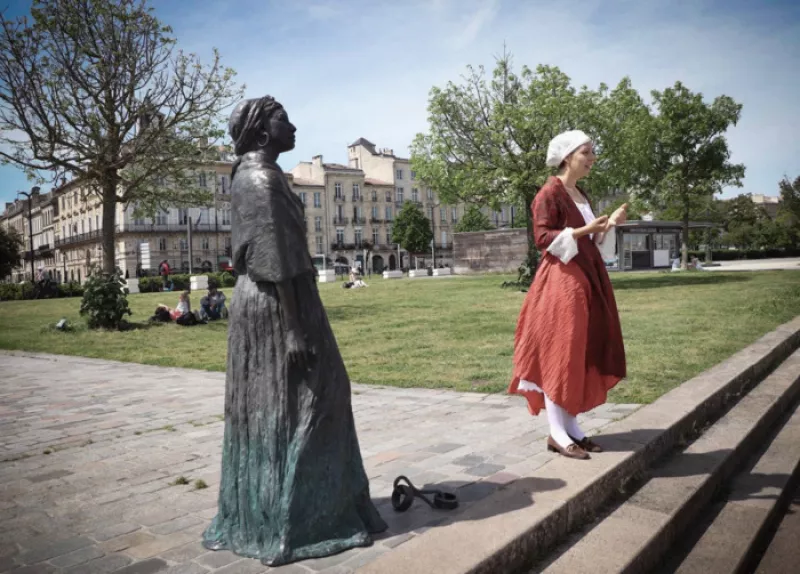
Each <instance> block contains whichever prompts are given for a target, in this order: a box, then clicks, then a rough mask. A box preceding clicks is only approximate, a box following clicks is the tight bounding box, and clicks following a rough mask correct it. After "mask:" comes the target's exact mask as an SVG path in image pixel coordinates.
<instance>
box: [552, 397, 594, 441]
mask: <svg viewBox="0 0 800 574" xmlns="http://www.w3.org/2000/svg"><path fill="white" fill-rule="evenodd" d="M544 408H545V410H546V411H547V420H548V422H549V423H550V436H551V437H553V440H554V441H556V442H557V443H558V444H559V446H561V447H562V448H567V447H568V446H569V445H571V444H572V443H573V442H574V441H573V440H572V438H574V439H575V440H583V439H584V438H585V437H586V434H585V433H584V432H583V431H582V430H581V428H580V427H579V426H578V419H577V418H575V417H573V416H572V415H571V414H569V413H568V412H567V411H565V410H564V409H563V408H561V407H560V406H558V405H557V404H555V403H554V402H553V401H551V400H550V397H548V396H547V395H545V396H544ZM570 437H572V438H570Z"/></svg>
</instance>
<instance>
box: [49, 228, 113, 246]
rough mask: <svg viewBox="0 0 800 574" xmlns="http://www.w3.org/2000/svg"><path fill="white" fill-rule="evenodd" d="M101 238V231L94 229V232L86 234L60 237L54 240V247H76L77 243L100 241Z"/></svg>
mask: <svg viewBox="0 0 800 574" xmlns="http://www.w3.org/2000/svg"><path fill="white" fill-rule="evenodd" d="M102 238H103V231H102V230H101V229H95V230H94V231H89V232H88V233H79V234H77V235H72V236H71V237H62V238H61V239H56V240H55V246H56V247H65V246H67V245H76V244H78V243H87V242H95V241H101V240H102Z"/></svg>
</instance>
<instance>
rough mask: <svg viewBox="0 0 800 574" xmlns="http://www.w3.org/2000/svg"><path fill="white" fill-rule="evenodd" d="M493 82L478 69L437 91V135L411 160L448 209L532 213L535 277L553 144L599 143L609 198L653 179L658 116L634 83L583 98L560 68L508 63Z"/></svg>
mask: <svg viewBox="0 0 800 574" xmlns="http://www.w3.org/2000/svg"><path fill="white" fill-rule="evenodd" d="M486 76H487V75H486V71H485V69H484V68H483V67H479V68H473V67H468V73H467V74H466V75H465V76H464V78H463V82H462V83H461V84H455V83H453V82H449V83H448V84H447V85H446V86H445V87H443V88H440V87H433V88H432V89H431V92H430V97H429V102H428V113H429V115H428V124H429V126H428V131H427V132H426V133H421V134H418V135H417V136H416V138H415V139H414V142H413V144H412V147H411V161H412V165H413V166H414V169H415V170H416V172H417V175H418V176H419V177H420V179H421V180H422V181H425V182H426V184H427V185H430V186H431V187H433V188H435V189H436V190H437V192H438V193H439V195H440V197H441V199H442V201H443V202H446V203H458V202H465V203H471V204H475V205H479V206H488V207H489V208H490V209H492V210H498V209H499V208H500V206H501V205H503V204H510V205H515V206H517V207H520V208H522V210H523V211H524V213H525V214H526V221H527V226H528V232H529V233H528V238H529V249H528V260H527V262H526V264H527V265H526V264H523V266H524V267H527V268H532V267H534V266H535V262H536V260H537V255H538V254H537V251H536V248H535V246H534V244H533V233H532V231H533V230H532V221H531V213H530V206H531V203H532V202H533V199H534V197H535V195H536V192H537V191H538V190H539V188H540V187H541V186H542V185H543V184H544V182H545V181H546V179H547V177H548V176H549V175H551V174H552V173H553V170H552V169H550V168H549V167H547V166H546V165H545V160H546V154H547V145H548V144H549V142H550V140H551V139H552V138H553V137H554V136H555V135H557V134H559V133H560V132H562V131H565V130H568V129H575V128H579V129H582V130H584V131H585V132H586V133H588V134H589V135H590V136H591V137H593V138H595V140H596V141H595V144H596V146H597V148H598V151H600V152H601V158H602V159H601V160H599V161H598V163H597V169H596V170H594V173H593V174H592V177H591V179H590V180H589V182H588V185H589V187H590V190H591V194H592V195H593V196H594V197H595V198H599V197H602V196H605V195H608V194H609V193H611V192H613V191H617V190H619V189H620V188H623V189H627V188H629V187H637V186H639V185H640V183H641V181H642V180H643V179H644V178H645V177H646V174H647V172H646V171H645V170H644V169H643V166H647V169H649V166H650V165H651V164H650V162H649V161H647V159H648V157H647V155H648V153H649V152H648V150H649V149H650V148H651V147H652V146H653V145H654V140H653V138H652V130H651V127H650V125H651V123H652V121H651V120H652V117H651V115H650V112H649V110H648V108H647V106H646V105H645V104H644V103H643V102H642V100H641V98H639V97H638V94H637V93H636V92H635V90H633V89H632V88H631V86H630V82H629V81H628V80H627V79H624V80H623V81H622V82H621V83H620V85H619V86H618V87H617V88H616V89H615V90H612V91H609V89H608V88H607V87H606V86H605V85H601V86H600V89H599V90H597V91H592V90H589V89H588V88H586V87H584V88H582V89H581V90H580V91H577V90H575V88H574V87H572V85H571V83H570V79H569V77H568V76H567V75H566V74H564V73H563V72H561V71H560V70H559V69H558V68H556V67H552V66H538V67H537V68H536V70H535V71H534V70H531V69H529V68H528V67H523V68H522V70H521V72H520V73H519V74H517V73H515V72H514V71H513V66H512V61H511V57H510V55H508V54H504V55H503V57H501V58H499V59H498V60H497V63H496V66H495V69H494V72H493V73H492V76H491V78H487V77H486ZM606 142H608V143H606Z"/></svg>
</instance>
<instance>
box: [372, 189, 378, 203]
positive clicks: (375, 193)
mask: <svg viewBox="0 0 800 574" xmlns="http://www.w3.org/2000/svg"><path fill="white" fill-rule="evenodd" d="M372 201H378V191H377V190H375V189H373V190H372Z"/></svg>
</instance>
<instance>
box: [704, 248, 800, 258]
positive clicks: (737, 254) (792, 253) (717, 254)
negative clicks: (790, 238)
mask: <svg viewBox="0 0 800 574" xmlns="http://www.w3.org/2000/svg"><path fill="white" fill-rule="evenodd" d="M689 257H697V258H698V259H699V260H700V261H703V260H705V257H706V252H705V251H689ZM781 257H800V249H714V250H712V251H711V260H712V261H735V260H738V259H780V258H781Z"/></svg>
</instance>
